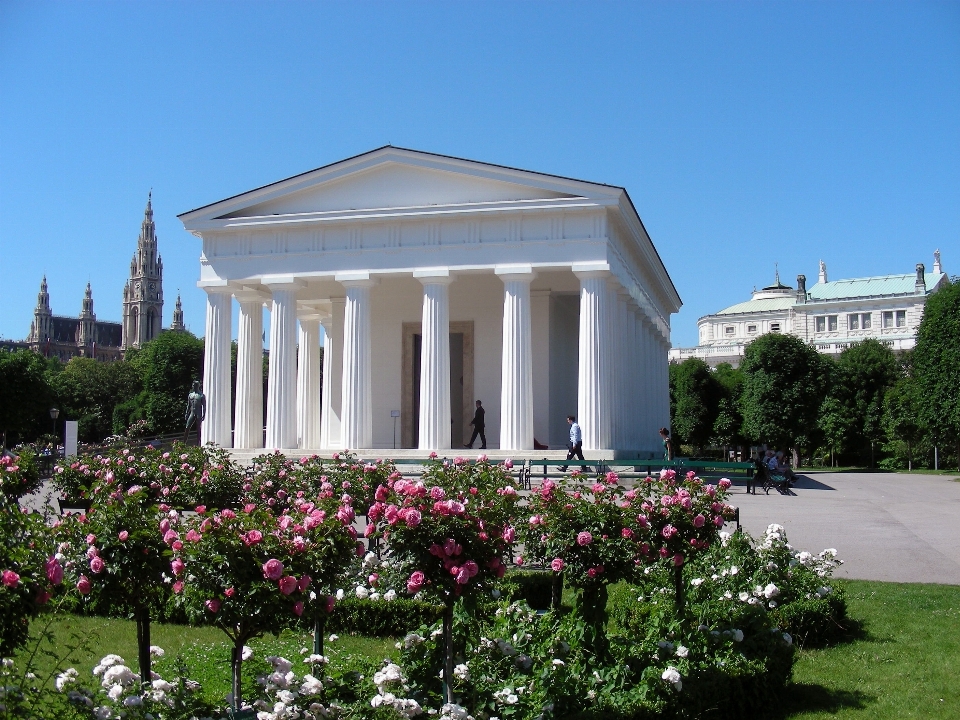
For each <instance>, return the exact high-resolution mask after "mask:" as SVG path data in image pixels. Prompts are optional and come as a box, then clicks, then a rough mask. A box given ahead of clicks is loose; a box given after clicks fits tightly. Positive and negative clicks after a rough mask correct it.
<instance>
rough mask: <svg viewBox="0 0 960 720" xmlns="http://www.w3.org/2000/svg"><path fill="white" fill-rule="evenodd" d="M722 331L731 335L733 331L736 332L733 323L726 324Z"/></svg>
mask: <svg viewBox="0 0 960 720" xmlns="http://www.w3.org/2000/svg"><path fill="white" fill-rule="evenodd" d="M723 332H724V333H725V334H727V335H733V333H734V332H736V329H735V328H734V327H733V325H727V326H726V327H725V328H724V329H723Z"/></svg>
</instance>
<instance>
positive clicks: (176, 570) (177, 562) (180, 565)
mask: <svg viewBox="0 0 960 720" xmlns="http://www.w3.org/2000/svg"><path fill="white" fill-rule="evenodd" d="M184 568H186V564H185V563H184V562H183V560H181V559H180V558H174V560H173V562H171V563H170V569H171V570H173V574H174V575H178V576H179V575H182V574H183V570H184Z"/></svg>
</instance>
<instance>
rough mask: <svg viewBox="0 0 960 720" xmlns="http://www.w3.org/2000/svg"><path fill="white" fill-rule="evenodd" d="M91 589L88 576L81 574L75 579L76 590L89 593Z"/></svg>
mask: <svg viewBox="0 0 960 720" xmlns="http://www.w3.org/2000/svg"><path fill="white" fill-rule="evenodd" d="M92 589H93V585H92V584H91V583H90V578H88V577H87V576H86V575H81V576H80V579H79V580H77V590H79V591H80V594H81V595H89V594H90V590H92Z"/></svg>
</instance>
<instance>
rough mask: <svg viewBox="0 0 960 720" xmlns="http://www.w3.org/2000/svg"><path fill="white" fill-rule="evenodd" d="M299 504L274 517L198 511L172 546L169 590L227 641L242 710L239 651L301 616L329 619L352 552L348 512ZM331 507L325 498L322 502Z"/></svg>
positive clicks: (245, 511)
mask: <svg viewBox="0 0 960 720" xmlns="http://www.w3.org/2000/svg"><path fill="white" fill-rule="evenodd" d="M324 500H325V499H323V498H321V499H319V500H318V501H317V502H313V501H305V500H301V501H300V502H299V503H298V504H296V505H295V506H294V507H293V508H292V509H287V510H285V511H284V512H283V513H282V514H275V513H274V512H272V511H271V510H270V509H263V508H260V507H257V506H256V505H255V504H253V503H250V504H247V505H245V506H244V507H243V508H241V509H238V510H237V511H236V512H234V511H233V510H230V509H224V510H221V511H219V512H212V511H209V510H205V509H204V510H203V511H202V512H201V511H200V510H201V509H199V508H198V512H197V514H196V516H194V517H192V518H190V519H189V520H188V521H187V522H185V523H184V525H183V528H182V532H183V535H182V538H181V539H180V540H178V541H177V543H176V544H175V545H173V559H172V561H171V563H170V566H169V573H170V574H171V576H172V577H173V591H174V593H176V594H177V596H178V597H179V598H180V602H181V603H182V606H183V607H184V608H185V609H186V611H187V613H188V614H189V615H190V616H191V617H192V618H193V619H194V620H195V621H202V622H207V623H211V624H213V625H216V626H217V627H219V628H220V629H221V630H223V632H224V633H226V635H227V636H228V637H229V638H230V640H231V641H232V642H233V646H234V649H233V656H232V659H231V662H232V666H233V678H234V684H233V687H234V698H235V702H236V703H237V704H239V703H240V701H241V697H240V684H239V680H240V670H241V663H242V660H243V658H242V648H243V646H244V644H245V643H246V642H247V641H248V640H250V639H251V638H253V637H256V636H258V635H261V634H263V633H265V632H279V631H280V630H281V629H282V628H284V627H287V626H289V625H291V624H293V623H294V622H295V621H296V620H297V619H298V618H299V617H301V616H303V615H305V614H315V613H317V612H321V611H322V612H325V613H329V612H330V611H331V610H332V609H333V601H334V599H333V597H332V596H330V595H329V594H328V592H329V588H330V586H331V583H332V582H333V580H334V578H335V577H336V576H337V575H338V574H339V573H340V572H341V571H342V570H343V568H344V567H345V566H346V565H347V564H348V563H349V561H350V557H351V555H352V554H354V553H355V552H356V548H357V541H356V531H355V530H354V529H353V527H352V522H353V508H352V506H351V505H350V503H349V502H347V501H346V498H344V497H341V498H338V499H337V500H336V502H335V503H332V504H331V503H326V504H325V503H324V502H323V501H324ZM326 500H329V499H326Z"/></svg>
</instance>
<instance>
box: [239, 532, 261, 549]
mask: <svg viewBox="0 0 960 720" xmlns="http://www.w3.org/2000/svg"><path fill="white" fill-rule="evenodd" d="M261 540H263V533H262V532H260V531H259V530H249V531H247V533H246V534H245V535H244V536H243V542H244V544H246V545H247V547H249V546H251V545H256V544H257V543H258V542H260V541H261Z"/></svg>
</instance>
